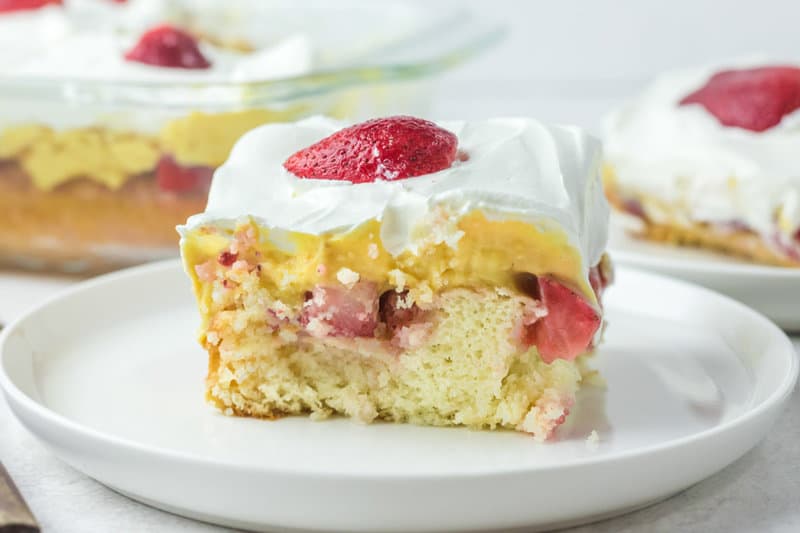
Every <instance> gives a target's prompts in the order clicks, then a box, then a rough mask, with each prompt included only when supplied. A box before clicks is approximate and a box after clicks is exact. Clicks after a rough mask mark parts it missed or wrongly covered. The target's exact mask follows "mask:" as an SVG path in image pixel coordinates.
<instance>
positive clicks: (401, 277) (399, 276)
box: [388, 268, 408, 292]
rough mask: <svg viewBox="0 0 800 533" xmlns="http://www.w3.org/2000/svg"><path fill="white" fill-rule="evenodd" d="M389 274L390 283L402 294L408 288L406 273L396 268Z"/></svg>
mask: <svg viewBox="0 0 800 533" xmlns="http://www.w3.org/2000/svg"><path fill="white" fill-rule="evenodd" d="M388 274H389V282H390V283H392V284H393V285H394V286H395V290H396V291H397V292H402V291H403V289H405V288H406V282H407V281H408V279H407V278H406V274H405V272H403V271H402V270H399V269H397V268H395V269H393V270H390V271H389V272H388Z"/></svg>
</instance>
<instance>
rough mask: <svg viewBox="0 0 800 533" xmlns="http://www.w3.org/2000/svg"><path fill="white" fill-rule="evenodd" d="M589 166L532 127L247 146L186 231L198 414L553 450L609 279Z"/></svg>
mask: <svg viewBox="0 0 800 533" xmlns="http://www.w3.org/2000/svg"><path fill="white" fill-rule="evenodd" d="M598 150H599V147H598V145H597V143H596V142H595V141H593V140H592V139H590V138H588V137H587V136H585V135H584V134H582V133H581V132H579V131H578V130H576V129H570V128H559V127H548V126H545V125H543V124H540V123H538V122H536V121H533V120H527V119H504V120H493V121H485V122H476V123H452V124H435V123H432V122H429V121H425V120H421V119H417V118H412V117H388V118H382V119H376V120H372V121H368V122H366V123H363V124H357V125H354V126H349V127H342V126H341V125H340V124H338V123H336V122H332V121H328V120H324V119H311V120H307V121H303V122H300V123H297V124H285V125H271V126H266V127H263V128H259V129H257V130H254V131H253V132H251V133H249V134H248V135H246V136H245V137H244V138H243V139H242V141H240V143H239V145H238V146H237V147H236V148H235V149H234V151H233V155H232V157H231V159H230V160H229V161H228V163H226V164H225V165H224V166H223V167H221V168H220V170H219V171H218V172H217V174H216V175H215V178H214V179H215V180H216V181H215V183H214V185H213V186H212V192H211V195H210V200H209V205H208V208H207V210H206V213H203V214H200V215H197V216H196V217H193V218H192V219H190V220H189V222H188V223H187V226H184V227H182V228H181V233H182V240H181V249H182V254H183V257H184V262H185V265H186V269H187V272H188V273H189V275H190V276H191V277H192V279H193V281H194V288H195V293H196V295H197V298H198V302H199V304H200V309H201V312H202V318H203V326H202V331H201V342H202V344H203V346H204V347H205V348H206V350H208V353H209V356H210V357H209V375H208V381H207V384H208V388H207V396H208V399H209V400H210V401H211V402H212V403H213V404H214V405H216V406H217V407H219V408H220V409H221V410H222V411H223V412H225V413H228V414H236V415H242V416H259V417H268V418H274V417H279V416H283V415H287V414H301V413H310V414H311V415H312V416H313V417H314V418H317V419H318V418H324V417H326V416H328V415H332V414H341V415H346V416H350V417H353V418H355V419H357V420H360V421H362V422H370V421H372V420H375V419H383V420H390V421H396V422H411V423H416V424H429V425H464V426H469V427H473V428H509V429H515V430H518V431H522V432H527V433H531V434H532V435H534V437H535V438H536V439H539V440H544V439H547V438H549V437H551V436H552V435H553V432H554V431H555V429H556V428H557V427H558V426H559V425H560V424H561V423H563V422H564V420H565V419H566V417H567V416H568V414H569V410H570V407H571V406H572V405H573V403H574V401H575V393H576V391H577V389H578V387H579V386H580V383H581V380H582V379H583V374H584V371H585V361H584V360H585V358H586V357H587V356H588V355H590V354H591V352H592V350H593V348H594V345H595V342H596V340H597V338H598V336H599V331H600V327H601V323H602V316H603V309H602V306H601V305H600V297H601V295H602V292H603V289H604V288H605V286H607V285H608V283H609V282H610V281H611V271H610V266H609V264H608V262H607V261H604V260H603V258H604V254H603V247H604V245H605V238H606V225H607V215H608V211H607V205H606V204H605V201H604V198H603V196H602V193H601V189H600V187H599V183H598V180H599V173H598V168H597V163H598V159H599V158H598V157H597V156H598ZM459 154H461V155H459ZM579 228H581V229H580V230H579Z"/></svg>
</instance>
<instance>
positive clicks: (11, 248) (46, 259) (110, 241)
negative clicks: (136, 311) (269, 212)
mask: <svg viewBox="0 0 800 533" xmlns="http://www.w3.org/2000/svg"><path fill="white" fill-rule="evenodd" d="M205 202H206V196H205V191H203V192H202V193H197V194H181V195H178V194H174V193H169V192H164V191H162V190H160V189H159V188H158V186H157V185H156V181H155V177H154V175H153V174H152V173H148V174H142V175H139V176H137V177H135V178H132V179H130V180H128V182H126V183H125V184H124V185H123V186H122V187H121V188H120V189H118V190H111V189H109V188H107V187H106V186H104V185H101V184H98V183H95V182H92V181H90V180H88V179H77V180H72V181H69V182H67V183H64V184H62V185H59V186H58V187H56V188H55V189H54V190H52V191H41V190H39V189H37V188H35V187H34V186H33V185H32V184H31V180H30V179H29V177H28V176H27V175H26V174H25V172H24V171H23V170H22V169H21V167H20V166H19V165H17V164H16V163H14V162H8V161H6V162H0V225H2V227H4V228H12V229H13V231H2V232H0V260H1V261H2V262H4V263H6V264H11V265H18V266H24V267H31V266H38V267H40V268H58V269H60V268H62V266H63V265H64V264H68V263H71V262H76V264H77V263H80V264H81V265H83V266H84V267H85V266H86V265H89V266H88V269H89V270H90V271H92V270H94V271H100V270H107V269H110V268H114V267H116V266H120V265H122V264H129V263H130V257H131V254H140V255H141V256H142V257H143V258H144V259H146V258H148V257H150V256H153V257H157V256H159V255H161V256H166V255H175V254H177V244H178V235H177V233H176V232H175V229H174V228H175V226H176V225H178V224H182V223H183V222H185V221H186V218H187V217H189V216H190V215H192V214H194V213H197V212H199V211H202V210H203V208H204V207H205ZM115 247H120V249H119V253H116V252H114V250H115ZM122 247H124V250H123V248H122ZM124 254H128V255H127V258H126V257H123V255H124ZM81 270H86V268H81Z"/></svg>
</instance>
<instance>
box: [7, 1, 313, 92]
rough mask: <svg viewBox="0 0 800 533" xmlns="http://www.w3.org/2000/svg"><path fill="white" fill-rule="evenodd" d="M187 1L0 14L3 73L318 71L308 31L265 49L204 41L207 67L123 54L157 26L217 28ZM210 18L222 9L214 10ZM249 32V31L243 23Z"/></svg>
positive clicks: (144, 78) (280, 74) (206, 75)
mask: <svg viewBox="0 0 800 533" xmlns="http://www.w3.org/2000/svg"><path fill="white" fill-rule="evenodd" d="M183 4H185V2H171V1H155V0H128V2H125V3H122V4H118V3H115V2H110V1H104V0H103V1H101V0H93V1H91V2H90V1H89V0H68V1H67V2H66V4H65V5H64V6H57V5H54V6H47V7H45V8H42V9H37V10H31V11H21V12H12V13H8V14H5V13H4V14H0V69H2V70H0V71H2V75H3V76H14V77H24V78H47V79H49V78H54V79H63V78H66V79H85V80H103V81H135V82H148V83H149V82H190V83H197V82H205V83H213V82H251V81H260V80H269V79H276V78H284V77H289V76H297V75H301V74H304V73H307V72H309V71H310V70H311V68H312V60H313V50H312V46H311V42H310V40H309V38H308V37H307V36H306V35H303V34H295V35H287V36H284V37H282V38H280V39H276V40H275V41H273V42H270V43H269V44H263V46H262V43H259V46H258V48H257V49H256V50H255V51H253V52H249V53H242V52H236V51H233V50H228V49H224V48H221V47H219V46H216V45H214V44H212V43H210V42H208V41H206V40H202V39H201V41H200V43H199V46H200V49H201V51H202V52H203V54H204V55H205V56H206V57H207V58H208V59H209V61H210V62H211V68H208V69H200V70H190V69H178V68H165V67H160V66H154V65H145V64H142V63H138V62H134V61H127V60H125V58H124V53H125V52H126V51H127V50H129V49H130V48H131V47H132V46H133V45H134V44H135V43H136V41H137V40H138V39H139V37H140V36H141V34H142V33H143V32H144V31H146V30H147V29H148V28H150V27H152V26H154V25H156V24H158V23H162V22H168V23H173V24H176V25H177V26H187V27H189V28H192V27H195V26H203V27H209V26H211V24H209V23H208V21H204V20H203V12H201V11H193V12H188V11H186V10H185V6H183ZM206 16H207V17H213V16H216V14H215V13H213V12H211V11H209V12H208V13H206ZM229 26H232V24H230V25H229ZM242 31H243V33H249V30H248V29H247V28H244V27H243V28H242ZM231 33H233V30H232V29H231V28H226V35H227V36H228V37H230V38H231V39H232V38H233V37H232V36H231V35H228V34H231ZM243 38H244V36H242V37H240V38H239V40H240V41H241V40H242V39H243ZM3 44H6V46H1V45H3Z"/></svg>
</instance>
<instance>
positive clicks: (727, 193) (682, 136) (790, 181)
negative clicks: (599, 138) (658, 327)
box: [604, 60, 800, 243]
mask: <svg viewBox="0 0 800 533" xmlns="http://www.w3.org/2000/svg"><path fill="white" fill-rule="evenodd" d="M768 64H781V65H782V64H786V63H783V62H765V61H763V60H762V61H759V62H758V63H757V64H753V63H752V62H748V63H747V64H743V63H739V64H735V65H726V66H718V67H715V68H697V69H691V70H686V71H682V72H674V73H668V74H665V75H662V76H661V77H659V78H657V79H656V80H655V81H654V82H653V83H652V84H651V85H650V86H649V87H648V88H647V89H646V90H645V91H644V92H643V93H642V94H641V95H640V96H639V97H638V98H636V99H634V100H633V101H631V102H629V103H627V104H626V105H624V106H623V107H622V108H620V109H619V110H617V111H616V112H614V113H612V114H611V115H610V116H609V117H607V120H606V122H605V124H604V133H605V152H606V159H607V161H608V162H609V163H610V164H611V165H612V167H613V169H614V173H615V175H616V177H617V180H618V183H619V185H620V187H621V188H622V189H623V190H625V189H628V190H634V191H640V192H642V193H644V194H647V195H651V196H654V197H657V198H660V199H663V200H665V201H667V202H669V203H670V204H672V205H679V206H681V207H682V208H683V209H684V210H685V213H683V214H684V215H685V216H688V217H689V218H690V219H692V220H695V221H702V222H711V223H744V224H746V225H747V226H749V227H750V228H752V229H753V230H755V231H757V232H759V233H761V234H762V235H764V236H766V237H770V238H778V239H779V240H780V241H782V242H786V243H788V242H791V239H792V236H793V235H794V233H795V232H796V231H797V230H798V228H800V150H798V148H800V111H796V112H794V113H792V114H790V115H787V116H785V117H784V118H783V121H782V122H781V123H779V124H778V125H776V126H775V127H773V128H771V129H769V130H766V131H764V132H761V133H757V132H752V131H748V130H744V129H741V128H734V127H726V126H723V125H722V124H720V123H719V122H718V121H717V119H716V118H715V117H714V116H713V115H711V114H710V113H709V112H708V111H706V109H705V108H704V107H702V106H701V105H698V104H693V105H685V106H679V105H678V103H679V102H680V100H681V99H682V98H683V97H684V96H686V95H687V94H689V93H691V92H692V91H694V90H696V89H698V88H700V87H702V86H703V85H704V84H705V83H706V81H707V80H708V79H709V78H710V77H711V76H712V75H713V74H714V73H715V72H718V71H720V70H726V69H731V68H746V67H753V66H761V65H768ZM647 214H648V216H650V217H654V218H656V219H657V218H658V216H659V213H651V212H650V211H648V213H647Z"/></svg>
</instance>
